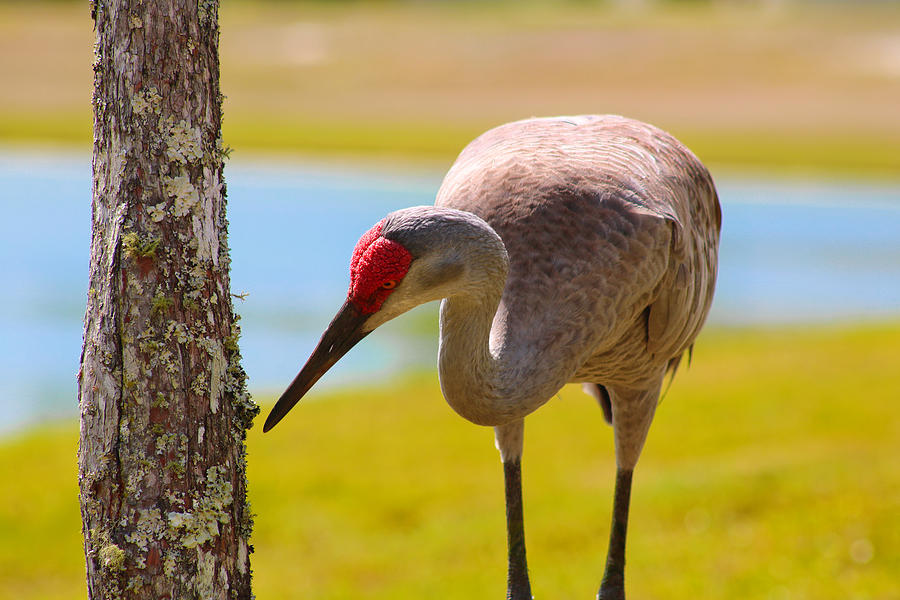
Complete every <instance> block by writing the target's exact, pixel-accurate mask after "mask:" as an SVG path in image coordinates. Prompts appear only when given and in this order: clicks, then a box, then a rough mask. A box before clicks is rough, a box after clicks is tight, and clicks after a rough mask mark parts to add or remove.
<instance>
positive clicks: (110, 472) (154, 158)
mask: <svg viewBox="0 0 900 600" xmlns="http://www.w3.org/2000/svg"><path fill="white" fill-rule="evenodd" d="M92 9H93V17H94V21H95V29H96V32H97V46H96V54H95V64H94V74H95V79H94V98H93V104H94V150H93V152H94V154H93V217H92V225H93V235H92V240H91V266H90V288H89V292H88V302H87V312H86V315H85V332H84V348H83V351H82V359H81V371H80V373H79V402H80V408H81V441H80V445H79V451H78V467H79V484H80V490H81V513H82V521H83V528H84V549H85V555H86V559H87V583H88V592H89V596H90V598H120V597H127V598H153V599H160V598H173V599H174V598H178V599H181V598H223V599H224V598H249V597H250V563H249V559H248V555H249V553H250V552H251V551H252V548H251V546H250V545H249V538H250V529H251V526H252V522H251V513H250V509H249V506H248V505H247V502H246V465H245V461H244V458H245V447H244V441H245V437H246V430H247V429H248V428H249V427H250V426H251V424H252V421H253V417H254V416H255V415H256V414H257V412H258V408H257V407H256V405H255V404H254V403H253V402H252V400H251V399H250V397H249V395H248V394H247V391H246V381H245V380H246V375H245V374H244V371H243V369H242V367H241V365H240V353H239V351H238V345H237V339H238V335H239V328H238V326H237V323H236V320H237V317H235V316H234V315H233V312H232V304H231V294H230V281H229V273H228V271H229V257H228V246H227V242H226V225H227V223H226V220H225V186H224V182H223V179H222V159H223V149H222V143H221V138H220V122H221V100H222V96H221V95H220V93H219V61H218V35H219V31H218V3H217V2H216V0H199V1H198V0H193V1H189V0H143V1H141V0H131V1H129V0H96V1H95V2H92Z"/></svg>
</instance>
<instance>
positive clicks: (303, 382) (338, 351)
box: [263, 300, 370, 432]
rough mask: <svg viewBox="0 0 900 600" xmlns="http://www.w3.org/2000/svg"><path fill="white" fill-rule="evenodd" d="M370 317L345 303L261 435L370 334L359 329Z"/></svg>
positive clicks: (279, 402) (271, 415) (269, 417)
mask: <svg viewBox="0 0 900 600" xmlns="http://www.w3.org/2000/svg"><path fill="white" fill-rule="evenodd" d="M369 316H370V315H366V314H363V313H362V312H360V310H359V309H358V308H356V307H355V306H354V305H353V304H352V303H351V302H350V301H349V300H348V301H347V302H345V303H344V305H343V306H342V307H341V309H340V310H339V311H338V313H337V314H336V315H335V317H334V319H333V320H332V321H331V325H329V326H328V329H326V330H325V333H323V334H322V339H321V340H319V344H318V345H317V346H316V349H315V350H313V353H312V354H311V355H310V357H309V359H307V361H306V364H305V365H303V368H302V369H300V372H299V373H298V374H297V376H296V377H294V381H292V382H291V385H290V386H288V389H287V390H286V391H285V392H284V393H283V394H282V395H281V398H279V399H278V402H276V403H275V406H274V408H272V412H270V413H269V416H268V418H266V424H265V425H263V432H266V431H269V430H270V429H272V428H273V427H275V425H277V424H278V422H279V421H281V419H283V418H284V415H286V414H288V411H290V410H291V409H292V408H294V405H295V404H297V402H299V401H300V398H302V397H303V396H304V394H306V392H308V391H309V388H311V387H312V386H313V385H314V384H315V383H316V382H317V381H318V380H319V378H320V377H322V375H324V374H325V372H326V371H328V369H330V368H331V367H333V366H334V363H336V362H337V361H338V360H340V358H341V357H342V356H344V355H345V354H346V353H347V352H348V351H349V350H350V348H352V347H353V346H355V345H356V344H357V343H358V342H359V341H360V340H361V339H363V338H364V337H366V336H367V335H369V333H370V332H369V331H363V329H362V327H363V323H365V322H366V320H367V319H368V318H369Z"/></svg>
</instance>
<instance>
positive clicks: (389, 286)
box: [381, 279, 397, 290]
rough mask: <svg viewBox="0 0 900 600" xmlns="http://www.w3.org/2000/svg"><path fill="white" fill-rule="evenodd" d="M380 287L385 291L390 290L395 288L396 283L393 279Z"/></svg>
mask: <svg viewBox="0 0 900 600" xmlns="http://www.w3.org/2000/svg"><path fill="white" fill-rule="evenodd" d="M381 287H382V288H383V289H386V290H392V289H394V288H395V287H397V281H396V280H394V279H388V280H387V281H385V282H384V283H382V284H381Z"/></svg>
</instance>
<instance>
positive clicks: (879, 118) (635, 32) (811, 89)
mask: <svg viewBox="0 0 900 600" xmlns="http://www.w3.org/2000/svg"><path fill="white" fill-rule="evenodd" d="M617 4H621V3H615V2H607V3H591V2H550V1H549V0H546V1H531V2H518V1H516V2H512V1H507V2H490V3H488V2H370V3H361V2H339V3H338V2H331V3H329V2H313V3H310V2H236V1H235V2H225V3H223V4H222V6H221V9H220V22H221V44H220V50H221V69H222V90H223V92H224V93H225V95H226V97H227V99H226V101H225V122H224V126H223V127H224V139H225V142H226V144H228V145H229V146H230V147H232V148H234V149H236V150H237V151H238V153H239V154H240V153H243V152H248V151H252V150H265V151H271V150H275V151H290V152H300V153H313V154H330V155H334V156H357V157H359V156H362V157H389V158H393V159H398V158H399V159H415V160H423V159H424V160H431V161H440V162H441V163H442V164H446V163H447V162H449V161H450V160H452V158H453V156H455V154H456V153H457V152H458V151H459V150H460V149H461V147H462V146H463V145H464V144H465V143H466V142H468V141H469V140H470V139H472V137H473V136H475V135H477V134H478V133H480V132H481V131H483V130H484V129H485V128H487V127H489V126H492V125H496V124H499V123H502V122H506V121H509V120H513V119H517V118H523V117H529V116H532V115H552V114H573V113H586V112H590V113H595V112H611V113H620V114H625V115H628V116H633V117H636V118H640V119H643V120H647V121H650V122H652V123H655V124H657V125H659V126H661V127H663V128H664V129H667V130H670V131H672V132H673V133H675V134H676V135H677V136H679V137H680V138H681V139H682V140H683V141H685V142H686V143H687V144H688V145H689V146H691V147H692V148H694V149H695V150H696V151H697V153H698V155H700V157H701V158H702V159H704V161H706V162H709V163H713V164H724V165H729V166H733V167H754V168H766V169H771V168H781V169H785V168H788V169H806V170H817V171H819V172H827V173H834V172H838V173H868V174H879V175H889V176H890V175H892V176H894V177H896V175H897V173H898V172H900V119H898V118H897V108H896V104H897V101H896V99H897V98H898V97H900V56H898V53H897V44H896V24H897V23H898V21H900V4H897V3H891V2H884V3H874V2H872V3H870V2H867V3H854V2H845V3H825V4H823V3H796V4H795V3H784V6H776V4H779V3H750V2H747V3H739V2H734V3H723V2H708V3H707V2H689V3H688V2H678V3H675V2H671V3H669V2H661V3H646V4H647V6H646V7H644V8H641V9H626V8H622V6H617ZM760 5H766V6H768V9H765V10H762V9H760V8H759V6H760ZM91 26H92V23H91V20H90V17H89V14H88V10H87V8H86V6H85V5H84V4H83V3H77V2H72V3H52V4H50V5H47V4H43V3H25V2H19V3H9V4H0V55H2V56H6V57H13V58H12V59H11V60H5V61H0V81H3V82H4V85H0V142H6V143H9V142H22V141H28V142H36V141H38V142H56V143H70V144H79V145H81V146H82V147H85V148H86V147H87V144H88V143H89V139H90V127H91V114H90V96H91V85H92V81H91V78H92V75H91V62H92V54H91V46H92V43H93V33H92V31H91Z"/></svg>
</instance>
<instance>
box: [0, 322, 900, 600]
mask: <svg viewBox="0 0 900 600" xmlns="http://www.w3.org/2000/svg"><path fill="white" fill-rule="evenodd" d="M897 348H900V323H891V324H880V325H876V324H870V325H865V326H858V327H831V328H818V329H815V330H813V329H786V330H779V331H765V330H763V331H747V330H711V331H709V332H707V333H706V334H705V335H704V336H703V337H702V338H701V340H700V343H699V344H698V347H697V351H696V353H695V356H694V364H693V366H692V367H691V368H690V369H686V370H684V371H683V372H682V373H680V374H679V377H678V380H677V381H676V382H675V384H674V385H673V387H672V388H671V391H670V392H669V394H668V395H667V396H666V398H665V399H664V401H663V403H662V405H661V407H660V409H659V412H658V414H657V418H656V422H655V423H654V427H653V430H652V432H651V434H650V438H649V441H648V444H647V447H646V449H645V452H644V455H643V457H642V460H641V463H640V465H639V466H638V471H637V472H636V477H635V492H634V496H633V508H632V519H633V520H632V527H631V529H630V532H629V534H630V540H629V543H630V545H629V556H628V558H629V563H628V576H629V586H630V588H629V594H630V597H633V598H642V599H645V600H650V599H659V600H663V599H665V600H677V599H680V598H684V599H688V598H690V599H694V598H704V599H705V600H713V599H722V600H725V599H729V600H731V599H734V598H740V599H742V600H755V599H759V600H769V599H804V598H805V599H809V600H830V599H834V600H838V599H840V600H846V599H847V598H856V599H867V600H896V599H897V598H900V586H898V578H897V573H900V469H898V468H897V457H898V451H900V445H898V440H900V419H898V418H897V414H896V410H897V399H898V398H900V380H898V378H897V377H896V363H897ZM262 400H263V401H264V402H265V401H266V399H262ZM76 429H77V427H76V426H75V424H74V423H69V424H62V425H59V426H54V427H47V428H43V429H41V430H36V431H29V432H26V433H23V434H20V435H18V436H16V437H13V438H7V439H5V440H2V441H0V479H2V480H3V481H5V482H7V484H6V485H5V487H4V489H5V493H4V494H2V495H0V597H4V598H17V599H23V600H24V599H30V598H35V599H37V598H40V599H51V598H71V599H75V598H83V597H84V594H85V591H84V584H83V563H82V556H81V541H80V520H79V515H78V503H77V486H76V482H75V450H76V437H77V432H76ZM526 437H527V442H526V454H525V462H524V485H525V502H526V505H525V512H526V530H527V535H528V543H529V548H528V550H529V561H530V566H531V571H532V579H533V585H534V593H535V597H537V598H577V597H582V598H588V597H593V594H594V593H595V588H596V585H597V583H598V580H599V576H600V572H601V566H602V561H603V557H604V552H605V543H606V537H607V532H608V520H609V511H610V502H611V495H612V482H613V472H614V471H613V469H614V463H613V455H612V440H611V432H610V430H609V429H608V428H607V427H606V426H605V425H603V423H602V418H601V416H600V411H599V410H598V409H597V408H596V406H594V405H593V403H592V401H590V400H589V399H588V398H587V397H586V396H583V395H582V394H581V392H580V390H578V389H577V388H574V387H572V388H566V389H565V390H564V391H563V392H562V393H561V394H560V397H559V398H558V399H555V400H553V401H552V402H551V403H550V404H548V405H547V406H546V407H544V408H543V409H541V410H540V411H538V412H537V413H536V414H535V415H534V416H532V417H530V418H529V420H528V426H527V436H526ZM249 454H250V493H251V499H252V504H253V510H254V512H255V513H257V517H256V529H255V534H254V539H253V542H254V544H255V547H256V552H255V554H254V555H253V556H252V563H253V569H254V574H255V579H254V587H255V591H256V594H257V597H259V598H265V599H267V600H268V599H280V598H304V599H317V600H318V599H343V598H350V597H354V598H370V599H385V600H387V599H391V600H403V599H407V598H408V599H412V598H416V599H419V598H423V597H436V596H440V597H443V598H460V599H462V598H466V599H471V598H500V597H502V596H503V593H504V577H505V559H504V557H505V554H504V553H505V538H504V529H503V527H504V521H503V504H502V475H501V468H500V463H499V460H498V457H497V455H496V451H495V450H494V449H493V448H492V435H491V431H490V430H489V429H485V428H479V427H475V426H472V425H470V424H468V423H466V422H464V421H463V420H461V419H460V418H458V417H457V416H455V415H454V414H453V413H452V411H451V410H450V409H449V408H448V407H447V406H446V405H445V404H444V403H443V401H442V400H441V398H440V392H439V391H438V389H437V386H436V382H435V378H434V376H433V375H422V376H410V377H407V378H404V379H403V380H402V381H401V382H399V383H397V385H396V386H395V387H394V388H387V387H383V388H376V389H365V390H348V391H346V392H342V393H332V394H324V395H321V394H320V395H315V396H313V397H312V398H310V399H309V401H306V402H304V403H303V404H302V405H301V406H299V407H298V408H296V409H295V410H294V412H293V413H292V414H291V415H290V417H289V418H288V419H287V420H286V421H285V422H284V423H283V424H281V425H280V426H279V427H278V428H277V429H276V430H274V431H273V432H271V433H269V434H266V435H265V436H263V435H262V434H261V433H260V430H259V428H258V427H257V428H254V430H253V431H252V432H251V435H250V438H249ZM10 482H12V483H11V484H10Z"/></svg>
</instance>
